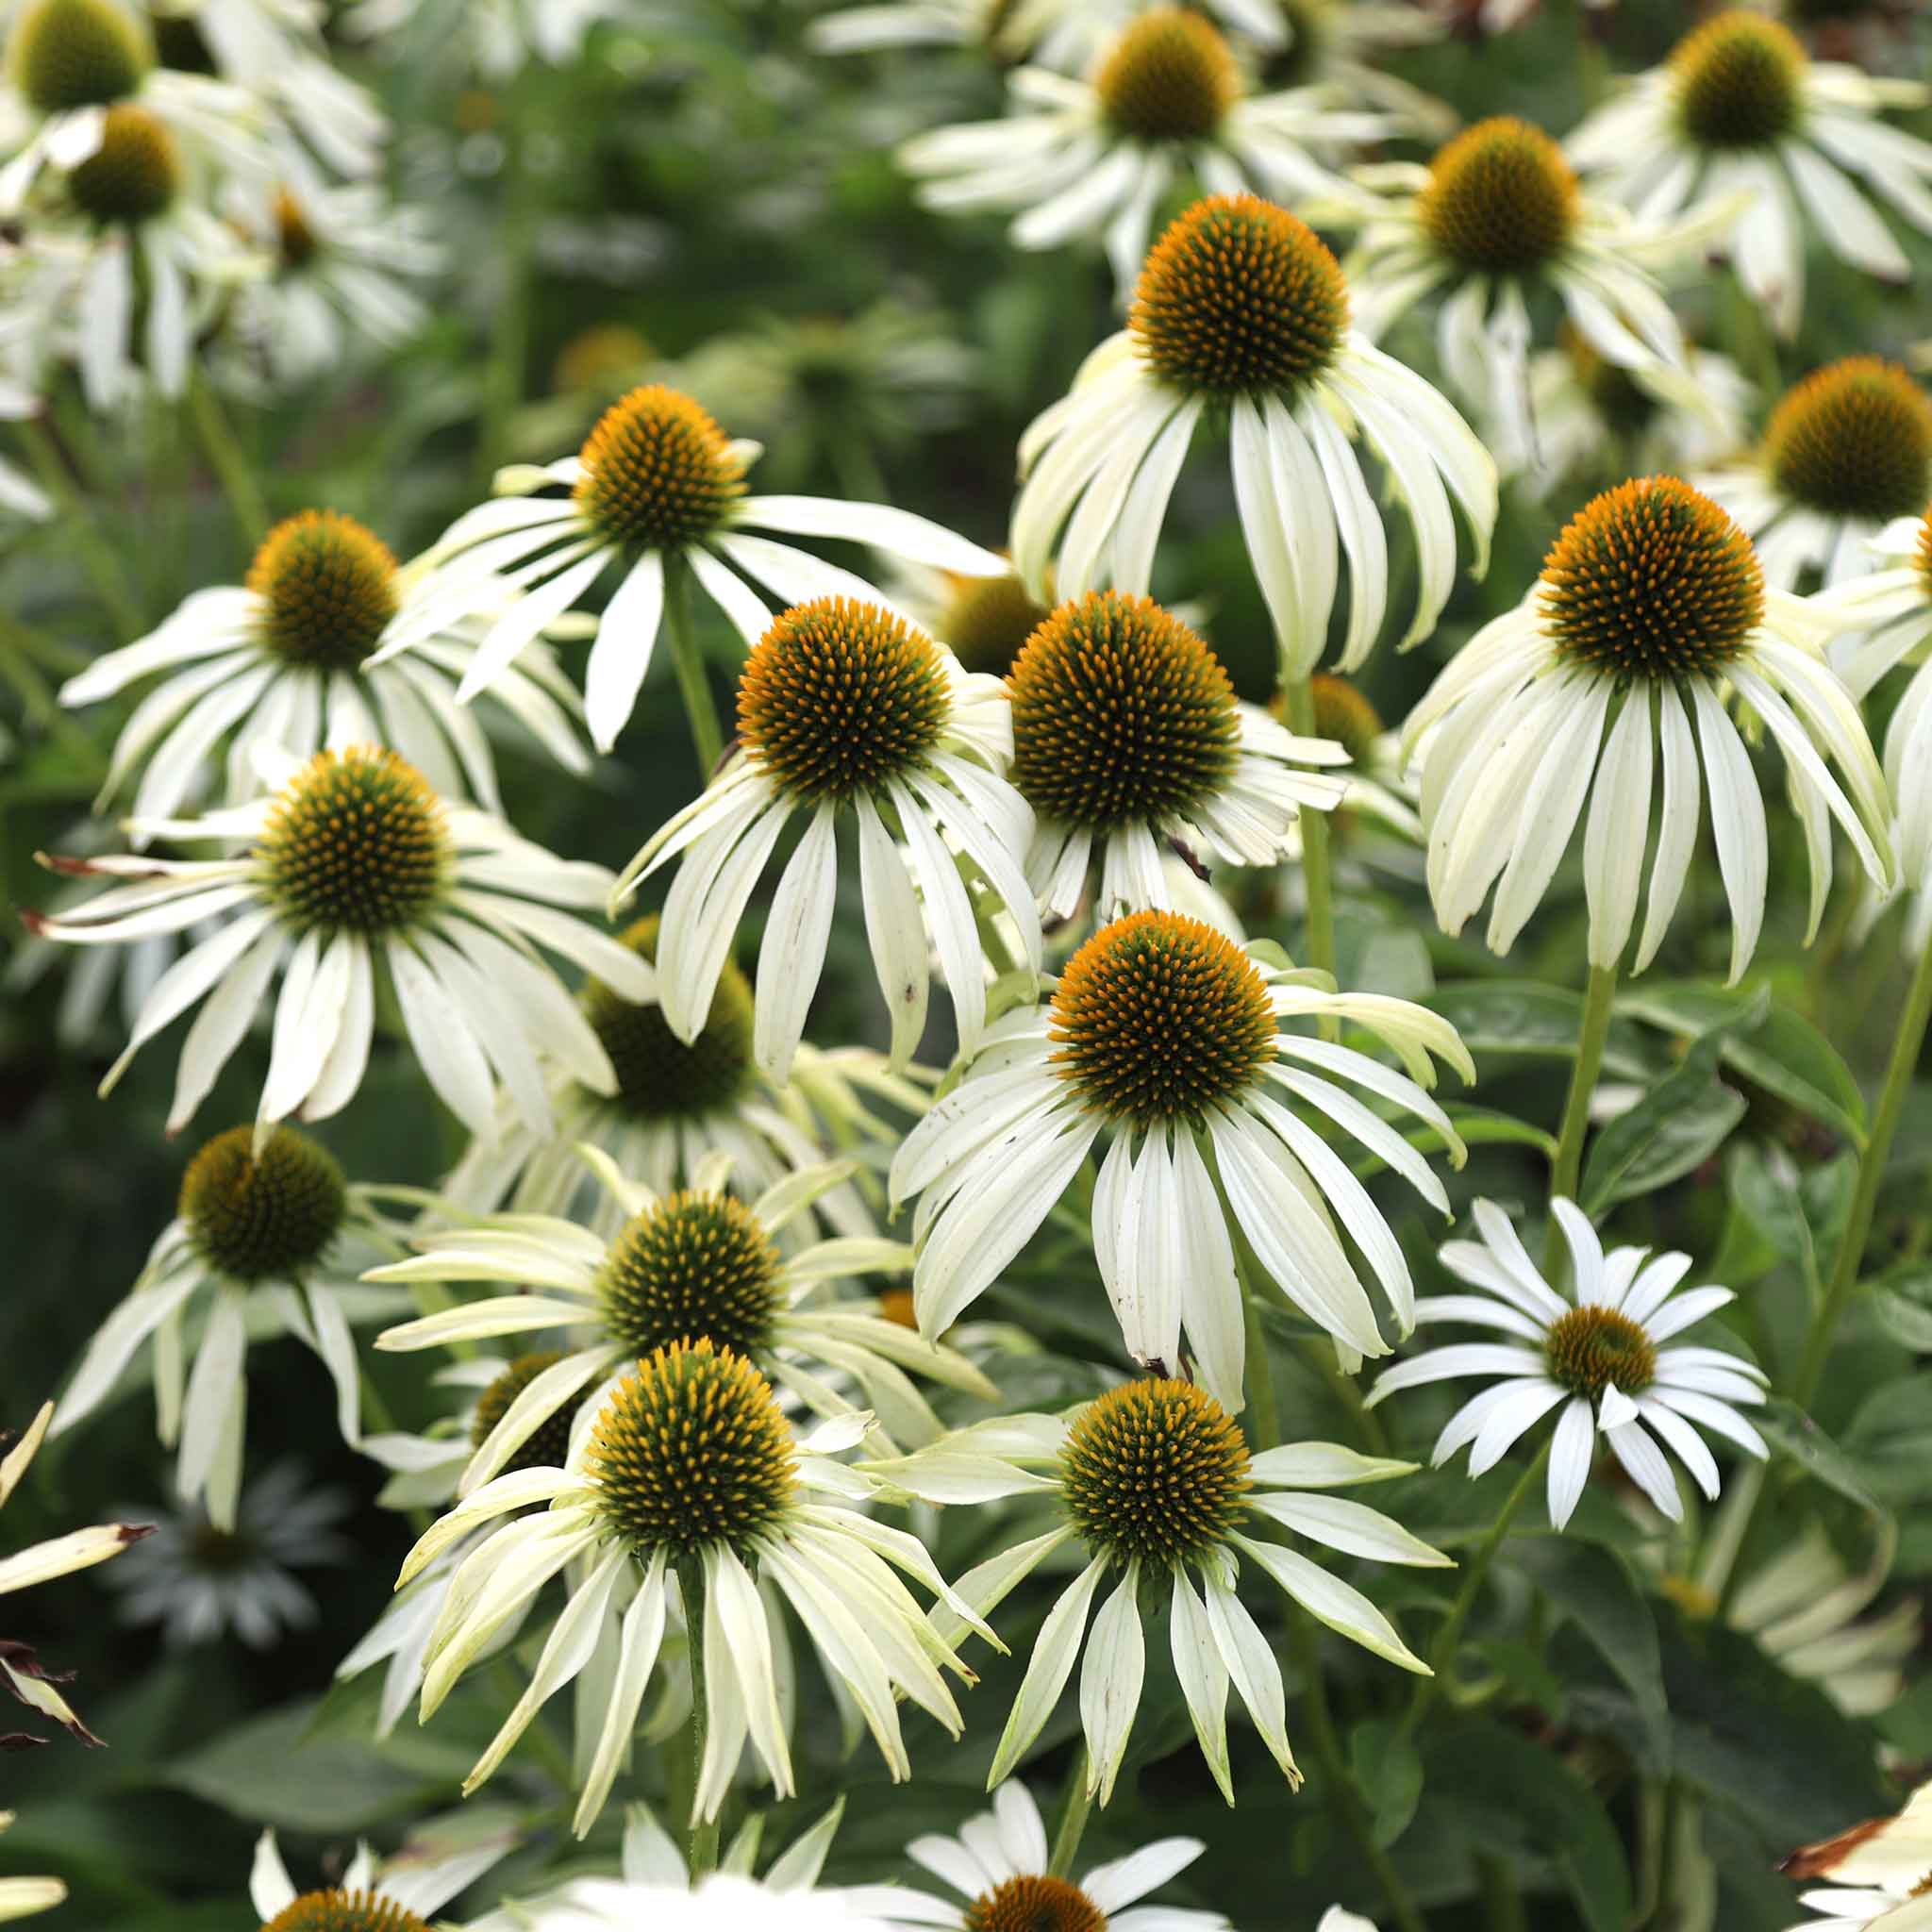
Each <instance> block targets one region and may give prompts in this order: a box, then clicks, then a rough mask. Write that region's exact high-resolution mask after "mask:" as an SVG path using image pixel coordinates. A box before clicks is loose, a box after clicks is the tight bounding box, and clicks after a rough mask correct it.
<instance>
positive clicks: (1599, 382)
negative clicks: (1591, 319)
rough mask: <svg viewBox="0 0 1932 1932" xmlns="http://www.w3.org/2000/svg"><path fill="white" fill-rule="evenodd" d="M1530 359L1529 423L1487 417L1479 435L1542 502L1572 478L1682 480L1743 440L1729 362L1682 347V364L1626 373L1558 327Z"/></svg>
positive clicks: (1743, 413)
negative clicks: (1529, 434) (1553, 342)
mask: <svg viewBox="0 0 1932 1932" xmlns="http://www.w3.org/2000/svg"><path fill="white" fill-rule="evenodd" d="M1557 341H1558V345H1557V347H1556V348H1554V349H1540V350H1538V351H1537V352H1536V353H1535V354H1533V355H1532V356H1531V357H1530V358H1529V411H1530V423H1531V425H1533V426H1534V429H1535V435H1534V438H1533V439H1529V438H1526V437H1525V436H1524V429H1525V428H1526V427H1528V426H1530V425H1524V424H1522V423H1521V422H1519V421H1518V420H1517V418H1516V416H1515V415H1513V414H1506V413H1502V412H1492V413H1491V415H1490V416H1488V417H1487V418H1486V419H1485V421H1484V424H1483V430H1484V434H1485V437H1486V439H1487V441H1488V442H1489V445H1490V448H1491V451H1492V453H1493V454H1494V456H1495V458H1496V466H1497V468H1498V469H1499V470H1501V471H1502V472H1503V474H1504V475H1509V476H1522V477H1524V479H1525V481H1526V482H1527V484H1528V485H1529V487H1530V488H1531V489H1533V490H1535V491H1537V492H1538V493H1539V494H1540V495H1542V496H1544V497H1548V496H1551V495H1553V494H1556V493H1557V491H1559V490H1560V489H1561V487H1562V486H1563V485H1565V484H1566V483H1569V482H1571V481H1573V480H1574V478H1576V477H1578V476H1591V475H1594V476H1602V475H1604V474H1605V472H1606V469H1607V470H1608V473H1609V474H1610V475H1638V476H1642V475H1655V474H1656V473H1657V472H1658V471H1660V470H1661V471H1666V472H1668V473H1669V474H1671V475H1680V476H1681V475H1690V474H1691V473H1692V472H1694V471H1696V470H1699V469H1702V468H1705V467H1707V466H1708V465H1709V464H1711V463H1714V462H1719V461H1722V460H1723V459H1724V458H1726V457H1729V456H1732V455H1734V454H1735V453H1736V452H1737V451H1738V450H1740V449H1741V448H1743V447H1744V445H1745V443H1746V442H1748V441H1750V435H1751V431H1750V414H1751V405H1752V401H1753V396H1754V391H1753V388H1752V385H1751V384H1750V382H1749V381H1747V380H1746V378H1745V376H1744V375H1743V372H1742V371H1741V370H1740V369H1739V367H1738V365H1737V364H1736V363H1735V362H1733V361H1732V360H1731V358H1729V357H1728V356H1720V355H1718V354H1717V353H1716V352H1715V351H1713V350H1710V349H1700V348H1697V347H1695V346H1691V345H1687V347H1686V349H1685V353H1684V360H1683V363H1682V365H1681V366H1673V365H1672V364H1670V363H1666V362H1644V363H1639V364H1638V365H1637V366H1636V367H1635V368H1626V367H1624V366H1623V365H1621V364H1619V363H1616V362H1612V361H1610V360H1609V359H1608V358H1607V357H1605V356H1602V355H1599V354H1598V353H1597V351H1596V350H1595V349H1593V348H1591V345H1590V344H1589V343H1588V342H1587V341H1584V340H1583V339H1582V337H1581V336H1579V335H1578V334H1577V333H1576V331H1575V330H1574V328H1571V327H1569V326H1568V325H1567V324H1566V325H1564V326H1563V327H1561V328H1559V329H1558V330H1557Z"/></svg>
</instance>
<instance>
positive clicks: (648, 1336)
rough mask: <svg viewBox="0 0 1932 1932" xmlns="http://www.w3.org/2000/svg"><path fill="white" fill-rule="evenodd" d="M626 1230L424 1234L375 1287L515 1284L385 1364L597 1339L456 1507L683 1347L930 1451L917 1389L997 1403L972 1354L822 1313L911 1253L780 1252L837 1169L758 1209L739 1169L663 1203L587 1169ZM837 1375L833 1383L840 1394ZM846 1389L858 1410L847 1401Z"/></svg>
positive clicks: (532, 1397)
mask: <svg viewBox="0 0 1932 1932" xmlns="http://www.w3.org/2000/svg"><path fill="white" fill-rule="evenodd" d="M591 1165H592V1166H594V1167H595V1168H596V1170H597V1172H598V1175H599V1178H600V1179H601V1180H602V1181H603V1183H604V1185H605V1186H606V1187H607V1188H608V1190H609V1191H611V1193H612V1194H613V1195H614V1196H615V1197H616V1199H617V1201H618V1204H619V1205H620V1207H621V1208H622V1209H623V1211H624V1213H625V1223H624V1225H623V1227H622V1228H621V1229H620V1230H619V1231H618V1233H617V1235H616V1236H615V1238H614V1239H613V1240H611V1241H608V1242H607V1241H602V1240H600V1239H599V1238H598V1237H597V1236H595V1235H592V1234H590V1233H588V1232H587V1231H585V1230H584V1229H582V1228H577V1227H572V1226H570V1225H569V1224H567V1223H562V1222H557V1221H552V1220H550V1219H549V1218H548V1217H546V1216H543V1215H535V1214H492V1215H490V1216H488V1217H487V1218H485V1219H483V1220H481V1221H478V1222H474V1223H471V1224H466V1225H463V1226H459V1227H458V1228H455V1229H453V1230H452V1231H450V1232H449V1233H446V1234H444V1233H437V1234H427V1235H419V1236H417V1237H416V1238H415V1241H414V1243H413V1245H414V1246H416V1247H417V1248H418V1249H420V1250H421V1251H422V1252H421V1253H419V1254H417V1255H415V1256H413V1257H410V1258H409V1259H408V1260H406V1261H394V1262H391V1263H390V1264H388V1265H387V1266H384V1267H380V1268H376V1269H374V1270H372V1271H371V1273H370V1274H369V1275H368V1277H367V1278H368V1279H369V1280H371V1281H396V1282H418V1281H435V1282H445V1281H465V1282H513V1283H515V1284H516V1285H517V1289H518V1291H517V1292H516V1293H514V1294H498V1295H488V1296H485V1297H484V1298H483V1299H482V1300H480V1301H466V1302H463V1303H462V1304H460V1305H459V1306H458V1307H452V1308H445V1309H442V1310H440V1311H439V1312H437V1313H435V1314H431V1315H425V1316H422V1317H420V1318H419V1319H418V1320H416V1321H413V1322H406V1323H404V1324H402V1325H401V1326H400V1327H396V1328H391V1329H388V1330H386V1331H385V1332H384V1333H383V1334H381V1335H380V1336H378V1337H377V1338H376V1343H375V1345H376V1347H377V1348H382V1349H393V1350H405V1349H421V1348H441V1347H444V1346H448V1345H451V1344H454V1343H458V1342H464V1341H477V1340H481V1339H483V1338H493V1337H497V1336H504V1335H529V1334H535V1333H539V1332H541V1331H543V1330H546V1329H556V1328H569V1329H574V1330H578V1331H582V1330H585V1329H588V1330H590V1331H591V1332H590V1336H589V1339H588V1340H586V1341H583V1342H582V1343H581V1344H580V1345H579V1346H577V1347H575V1348H574V1349H572V1350H571V1351H570V1352H569V1353H568V1354H565V1355H562V1356H560V1357H558V1359H557V1361H555V1362H554V1363H552V1364H551V1365H550V1366H549V1367H548V1368H546V1369H545V1370H543V1371H542V1373H541V1374H538V1375H537V1376H535V1377H534V1378H533V1379H532V1380H531V1382H530V1384H529V1386H528V1387H527V1388H526V1389H525V1390H524V1391H521V1392H520V1393H519V1394H518V1395H517V1397H516V1399H515V1400H514V1401H513V1402H511V1403H510V1404H509V1406H508V1407H507V1408H506V1409H505V1410H504V1411H503V1413H502V1415H501V1416H500V1417H499V1418H498V1419H497V1420H496V1422H495V1423H494V1424H493V1425H492V1426H491V1428H490V1430H489V1432H488V1433H487V1434H486V1435H485V1436H484V1437H483V1439H482V1441H480V1442H478V1444H477V1446H476V1451H475V1456H474V1457H472V1458H471V1461H470V1463H469V1465H468V1467H467V1468H466V1469H465V1471H464V1472H463V1475H462V1479H461V1482H460V1484H459V1486H458V1492H459V1493H461V1494H468V1493H469V1492H470V1491H473V1490H475V1488H476V1487H477V1486H478V1485H479V1484H482V1483H485V1482H487V1481H489V1480H490V1478H491V1476H493V1475H495V1474H497V1473H498V1472H499V1471H500V1470H502V1469H504V1468H505V1467H507V1466H508V1463H509V1461H510V1458H511V1457H513V1456H516V1455H517V1454H519V1453H520V1452H521V1451H522V1450H523V1448H524V1445H525V1443H526V1442H527V1441H529V1440H530V1438H531V1437H532V1436H533V1435H535V1434H536V1433H537V1431H538V1430H540V1429H541V1428H542V1427H543V1426H544V1424H547V1423H549V1422H550V1421H551V1420H552V1418H553V1417H556V1416H558V1415H560V1414H562V1413H563V1412H564V1411H565V1410H566V1409H567V1408H570V1409H575V1406H576V1405H577V1404H579V1403H580V1402H583V1401H585V1400H586V1391H590V1394H589V1397H588V1400H589V1401H590V1402H591V1404H594V1403H595V1402H596V1400H597V1399H598V1397H599V1395H600V1394H601V1392H602V1391H601V1388H600V1385H601V1384H602V1382H603V1381H604V1379H605V1378H606V1377H608V1375H610V1374H612V1373H613V1372H615V1371H616V1370H617V1368H618V1367H619V1365H620V1364H621V1363H623V1362H625V1361H635V1360H637V1359H638V1358H639V1357H641V1356H647V1355H651V1354H653V1353H655V1352H656V1351H657V1350H658V1349H660V1348H667V1347H670V1346H672V1345H673V1344H674V1343H683V1342H695V1341H710V1342H712V1343H713V1344H715V1345H716V1346H717V1347H719V1348H724V1349H730V1350H732V1351H733V1352H734V1353H736V1354H738V1355H740V1356H742V1357H744V1358H745V1359H746V1360H748V1361H750V1362H753V1363H755V1364H757V1366H758V1368H759V1369H761V1370H763V1371H764V1373H765V1374H768V1375H769V1376H770V1377H771V1378H772V1379H773V1380H774V1382H776V1383H777V1385H778V1386H779V1387H780V1388H781V1389H783V1390H785V1391H787V1392H788V1393H789V1394H791V1395H792V1396H795V1397H796V1398H797V1399H798V1400H799V1401H800V1402H802V1403H803V1404H804V1405H805V1406H806V1407H808V1408H809V1409H811V1410H812V1411H813V1412H814V1413H816V1414H818V1415H821V1416H832V1417H839V1416H848V1415H851V1414H853V1413H854V1412H855V1411H856V1410H858V1408H859V1407H868V1406H869V1407H871V1408H872V1410H873V1411H874V1413H875V1414H876V1415H877V1417H878V1418H879V1421H880V1423H881V1424H882V1425H883V1426H884V1427H885V1428H886V1429H888V1430H889V1431H890V1432H891V1434H892V1435H896V1436H900V1437H902V1438H904V1439H905V1440H906V1441H908V1442H923V1441H930V1440H931V1439H932V1438H933V1437H934V1436H936V1435H937V1434H938V1433H939V1428H940V1424H939V1420H938V1418H937V1417H936V1416H935V1415H934V1414H933V1412H932V1410H931V1408H930V1407H928V1406H927V1404H926V1401H925V1398H924V1396H923V1395H921V1394H920V1392H919V1391H918V1390H917V1388H915V1387H914V1385H913V1384H912V1382H911V1381H910V1380H909V1379H908V1376H907V1374H905V1373H904V1372H905V1371H906V1370H908V1369H909V1370H911V1371H912V1372H913V1373H914V1374H920V1375H924V1376H926V1377H928V1378H929V1379H931V1380H933V1381H935V1382H941V1383H944V1384H946V1385H948V1386H950V1387H952V1388H955V1389H963V1390H965V1391H967V1392H968V1393H970V1394H973V1395H975V1396H978V1397H980V1398H982V1399H983V1400H986V1401H989V1402H991V1401H996V1400H997V1399H998V1396H999V1391H997V1390H996V1389H995V1388H994V1387H993V1386H992V1384H991V1383H990V1382H989V1381H988V1380H987V1379H986V1377H985V1376H984V1375H982V1374H980V1373H979V1371H978V1370H977V1369H975V1368H974V1366H973V1364H972V1363H971V1362H969V1361H968V1360H967V1359H966V1357H964V1356H962V1355H958V1354H956V1353H955V1352H954V1351H953V1350H951V1349H949V1348H942V1347H941V1346H940V1345H939V1344H938V1343H937V1342H931V1341H924V1340H922V1338H921V1337H920V1336H918V1335H917V1334H915V1333H914V1332H913V1331H912V1330H911V1329H909V1328H908V1327H905V1326H904V1325H902V1324H899V1323H897V1322H891V1321H888V1320H886V1319H885V1318H884V1317H883V1316H882V1315H881V1314H880V1313H879V1311H878V1303H877V1301H876V1300H874V1299H872V1298H870V1297H864V1298H851V1299H842V1298H841V1299H831V1298H827V1296H826V1294H825V1292H824V1291H825V1290H826V1288H827V1287H828V1285H830V1284H832V1283H835V1282H838V1281H840V1280H843V1279H847V1278H850V1277H853V1276H857V1275H861V1274H877V1275H885V1276H891V1275H896V1274H906V1273H907V1272H908V1270H909V1269H910V1268H911V1266H912V1250H911V1249H910V1248H909V1247H908V1246H907V1245H906V1244H905V1243H904V1242H903V1241H885V1240H882V1239H880V1238H879V1237H878V1236H875V1235H874V1236H859V1235H847V1236H842V1237H839V1238H836V1239H833V1240H830V1241H818V1242H814V1243H812V1244H810V1245H808V1246H806V1247H803V1248H800V1249H798V1250H797V1251H796V1252H795V1253H792V1254H791V1255H781V1254H780V1253H779V1250H778V1248H777V1246H776V1244H775V1242H774V1240H773V1237H774V1235H775V1234H777V1233H778V1232H779V1231H780V1230H782V1229H783V1228H784V1226H785V1224H787V1223H788V1222H790V1221H791V1220H792V1219H794V1218H795V1217H796V1216H797V1215H798V1214H799V1213H800V1212H801V1211H802V1210H803V1209H804V1208H806V1207H807V1206H808V1204H809V1203H810V1201H811V1200H812V1198H813V1196H814V1195H815V1194H817V1193H820V1192H822V1191H824V1189H826V1188H828V1187H830V1186H833V1185H834V1184H835V1183H837V1182H838V1181H841V1180H843V1179H844V1178H846V1177H847V1175H848V1174H849V1172H850V1169H849V1168H848V1167H844V1166H840V1165H830V1166H825V1167H819V1168H812V1169H808V1170H807V1171H806V1172H804V1173H802V1174H791V1175H789V1176H787V1178H785V1179H784V1180H781V1181H779V1182H778V1183H777V1184H776V1185H775V1186H774V1187H773V1188H770V1189H768V1190H767V1191H765V1192H764V1193H762V1194H760V1195H759V1196H758V1199H757V1200H755V1201H753V1202H751V1203H750V1204H749V1205H747V1204H746V1203H744V1202H742V1201H741V1200H739V1199H738V1198H737V1197H736V1196H735V1195H732V1194H727V1193H725V1192H724V1186H723V1183H724V1176H725V1174H726V1172H727V1171H728V1167H729V1162H728V1159H719V1158H711V1159H709V1160H707V1161H705V1162H704V1163H702V1164H701V1165H700V1167H699V1170H698V1173H697V1174H696V1175H695V1176H694V1178H693V1181H692V1184H691V1186H690V1187H689V1188H686V1189H683V1190H681V1191H678V1192H677V1193H675V1194H665V1195H659V1194H658V1193H656V1192H654V1191H652V1190H651V1189H650V1188H647V1187H645V1186H644V1185H643V1184H642V1183H641V1182H640V1181H633V1180H629V1179H626V1178H625V1177H624V1176H623V1175H621V1174H619V1173H618V1172H617V1170H616V1168H615V1167H614V1166H613V1165H612V1164H611V1163H610V1162H609V1161H608V1159H607V1158H602V1157H594V1158H591ZM827 1372H830V1374H831V1376H832V1377H833V1379H832V1380H828V1379H827ZM848 1376H849V1377H850V1379H851V1381H852V1383H853V1384H854V1385H856V1386H857V1388H858V1391H860V1394H861V1396H862V1398H863V1401H862V1403H855V1402H852V1401H848V1400H847V1399H846V1398H845V1397H844V1396H843V1395H841V1393H840V1392H839V1391H838V1389H837V1388H836V1387H835V1386H834V1382H835V1381H836V1380H837V1379H839V1378H842V1377H848Z"/></svg>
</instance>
